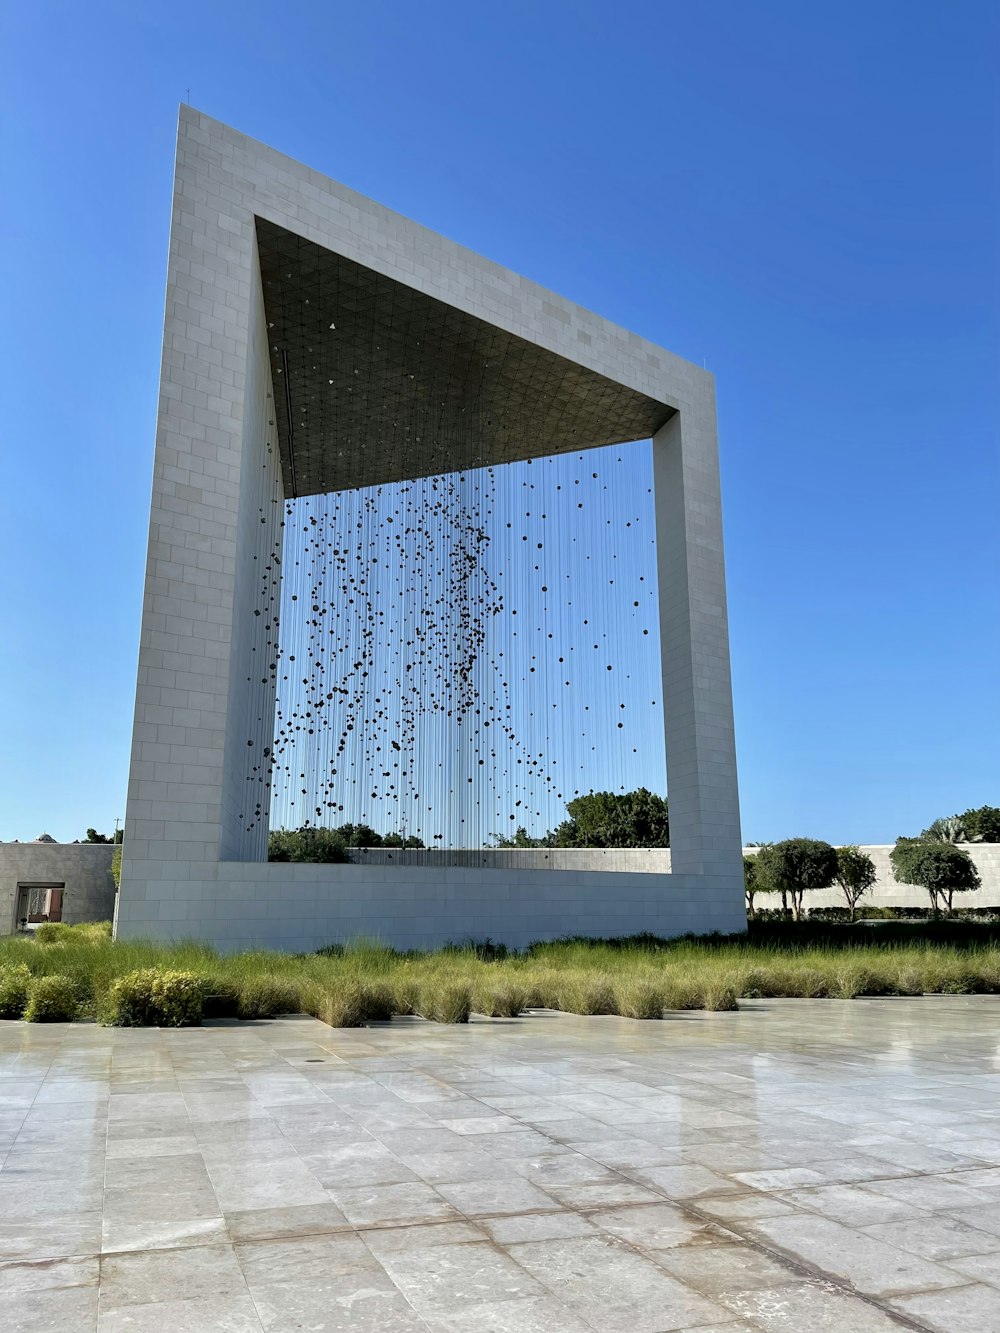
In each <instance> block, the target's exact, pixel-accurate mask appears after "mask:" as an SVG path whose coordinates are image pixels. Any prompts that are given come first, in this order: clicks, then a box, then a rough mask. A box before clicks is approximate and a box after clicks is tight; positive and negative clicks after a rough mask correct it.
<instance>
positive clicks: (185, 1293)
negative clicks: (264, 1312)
mask: <svg viewBox="0 0 1000 1333" xmlns="http://www.w3.org/2000/svg"><path fill="white" fill-rule="evenodd" d="M246 1293H247V1284H246V1282H245V1281H244V1277H243V1273H242V1271H241V1269H240V1264H239V1261H238V1259H237V1256H236V1251H235V1250H234V1248H233V1246H232V1245H219V1244H214V1245H196V1246H194V1247H193V1248H191V1249H168V1250H149V1251H145V1252H141V1253H131V1254H111V1255H105V1256H104V1258H103V1259H102V1260H101V1313H102V1315H103V1314H105V1313H106V1312H107V1311H109V1310H117V1309H119V1308H120V1307H122V1306H126V1305H146V1304H149V1303H150V1302H163V1301H172V1300H176V1299H178V1298H181V1297H183V1299H185V1300H204V1299H205V1298H207V1297H212V1296H218V1297H232V1298H233V1299H234V1300H236V1299H238V1298H241V1297H244V1296H246Z"/></svg>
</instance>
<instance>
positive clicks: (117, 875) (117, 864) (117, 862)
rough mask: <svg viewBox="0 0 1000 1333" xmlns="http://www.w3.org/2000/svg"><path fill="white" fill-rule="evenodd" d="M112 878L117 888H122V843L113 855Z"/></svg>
mask: <svg viewBox="0 0 1000 1333" xmlns="http://www.w3.org/2000/svg"><path fill="white" fill-rule="evenodd" d="M111 878H112V879H113V880H114V881H115V888H116V889H120V888H121V886H122V847H121V843H119V844H118V845H117V847H116V848H115V850H114V851H113V852H112V853H111Z"/></svg>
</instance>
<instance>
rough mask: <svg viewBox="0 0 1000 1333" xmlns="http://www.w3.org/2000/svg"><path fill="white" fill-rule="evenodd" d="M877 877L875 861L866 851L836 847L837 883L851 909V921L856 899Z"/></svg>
mask: <svg viewBox="0 0 1000 1333" xmlns="http://www.w3.org/2000/svg"><path fill="white" fill-rule="evenodd" d="M877 879H878V872H877V871H876V869H875V862H874V861H873V860H872V859H871V857H870V856H869V855H868V853H867V852H863V851H861V849H860V848H859V847H838V848H837V883H838V884H839V885H840V887H841V889H842V891H843V894H844V897H845V898H846V899H847V906H848V907H849V908H850V909H851V920H852V921H853V920H854V918H855V914H856V912H857V906H858V899H859V898H860V897H861V896H862V894H865V893H867V892H868V890H869V889H870V888H871V887H872V886H873V884H874V883H875V881H876V880H877Z"/></svg>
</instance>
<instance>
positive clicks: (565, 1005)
mask: <svg viewBox="0 0 1000 1333" xmlns="http://www.w3.org/2000/svg"><path fill="white" fill-rule="evenodd" d="M554 998H555V1001H556V1003H555V1004H554V1005H553V1006H552V1007H553V1008H555V1009H561V1010H562V1011H563V1013H567V1014H587V1015H590V1014H617V1012H618V1003H617V1001H616V999H615V988H614V983H613V981H612V978H611V977H609V976H607V975H606V974H604V973H598V974H597V975H596V976H587V975H586V974H585V973H579V972H571V973H569V974H567V976H566V977H565V978H563V979H562V980H561V981H560V983H559V985H558V986H557V989H556V993H555V997H554Z"/></svg>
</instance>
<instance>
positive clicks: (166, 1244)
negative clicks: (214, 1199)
mask: <svg viewBox="0 0 1000 1333" xmlns="http://www.w3.org/2000/svg"><path fill="white" fill-rule="evenodd" d="M228 1240H229V1233H228V1232H227V1230H226V1224H225V1222H224V1221H223V1219H222V1217H221V1216H219V1217H190V1218H186V1217H183V1218H182V1217H178V1218H170V1219H168V1220H163V1219H157V1218H136V1219H133V1220H126V1221H115V1220H113V1219H109V1218H107V1217H105V1219H104V1229H103V1235H102V1237H101V1253H102V1254H117V1253H122V1252H123V1251H131V1250H166V1249H175V1248H178V1247H180V1248H187V1247H188V1246H192V1245H218V1244H221V1243H224V1242H225V1241H228Z"/></svg>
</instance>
